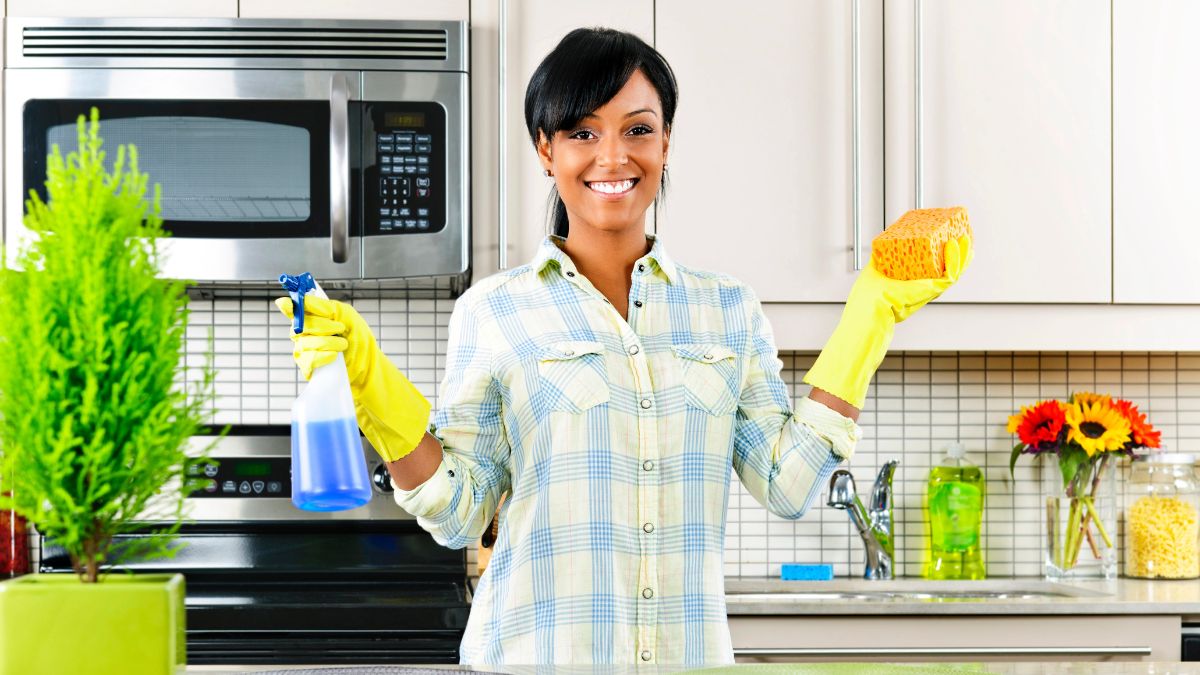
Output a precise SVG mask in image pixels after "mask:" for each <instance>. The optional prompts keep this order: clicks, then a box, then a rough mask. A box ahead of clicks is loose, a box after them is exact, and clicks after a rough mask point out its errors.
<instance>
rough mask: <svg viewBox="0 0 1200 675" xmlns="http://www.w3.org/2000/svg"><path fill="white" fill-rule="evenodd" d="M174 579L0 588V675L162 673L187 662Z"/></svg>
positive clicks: (61, 577)
mask: <svg viewBox="0 0 1200 675" xmlns="http://www.w3.org/2000/svg"><path fill="white" fill-rule="evenodd" d="M183 595H184V585H183V575H180V574H174V575H170V574H141V575H133V576H129V575H124V574H112V575H110V576H109V577H108V578H107V579H105V580H104V581H102V582H101V583H98V584H84V583H80V582H79V580H78V578H76V577H75V575H73V574H33V575H28V576H24V577H18V578H16V579H12V580H9V581H5V582H2V583H0V675H42V674H43V673H44V674H45V675H61V674H62V673H91V674H94V675H108V674H109V673H112V674H114V675H116V674H120V675H160V674H162V675H165V674H167V673H175V672H177V671H179V670H182V668H183V666H185V665H186V663H187V652H186V637H185V634H184V629H185V624H184V604H183Z"/></svg>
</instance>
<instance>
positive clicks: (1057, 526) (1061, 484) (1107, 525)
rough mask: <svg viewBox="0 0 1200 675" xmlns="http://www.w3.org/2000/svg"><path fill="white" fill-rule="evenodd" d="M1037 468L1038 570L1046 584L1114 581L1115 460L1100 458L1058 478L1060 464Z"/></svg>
mask: <svg viewBox="0 0 1200 675" xmlns="http://www.w3.org/2000/svg"><path fill="white" fill-rule="evenodd" d="M1048 459H1049V461H1046V462H1044V463H1043V464H1042V503H1043V504H1044V508H1045V514H1044V515H1043V517H1044V518H1045V528H1044V529H1045V533H1044V535H1043V536H1044V538H1043V543H1042V550H1043V553H1044V555H1043V570H1044V572H1045V575H1046V578H1047V579H1048V580H1051V581H1070V580H1076V579H1115V578H1116V576H1117V491H1116V484H1117V480H1116V476H1117V465H1116V464H1117V458H1116V457H1113V456H1112V455H1111V454H1109V453H1101V454H1098V455H1097V456H1096V457H1094V458H1092V459H1091V460H1090V461H1087V462H1082V463H1080V464H1079V466H1078V470H1077V471H1076V475H1075V476H1068V477H1067V479H1066V480H1064V478H1063V474H1062V471H1061V469H1060V468H1059V463H1058V462H1057V461H1056V460H1055V459H1054V458H1053V457H1050V458H1048Z"/></svg>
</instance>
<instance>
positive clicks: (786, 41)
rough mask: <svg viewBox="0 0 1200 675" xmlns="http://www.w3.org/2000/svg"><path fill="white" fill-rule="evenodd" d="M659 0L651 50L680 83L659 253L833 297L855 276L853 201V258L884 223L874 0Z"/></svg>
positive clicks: (777, 296)
mask: <svg viewBox="0 0 1200 675" xmlns="http://www.w3.org/2000/svg"><path fill="white" fill-rule="evenodd" d="M855 4H860V5H861V6H860V9H859V20H858V25H857V28H856V26H855V24H854V21H853V8H854V6H855ZM655 7H656V11H655V20H656V31H657V38H658V43H657V47H658V49H659V51H660V52H662V54H663V56H665V57H666V59H667V61H668V62H670V64H671V66H672V68H673V69H674V70H675V73H676V77H677V79H678V80H679V87H680V99H679V108H678V111H677V113H676V118H675V129H674V131H673V132H672V135H671V150H670V157H669V160H670V177H671V178H670V184H669V186H668V192H667V195H666V199H665V200H664V202H665V203H664V204H663V209H662V215H661V218H660V221H659V227H658V231H659V233H660V234H661V235H662V236H663V240H664V242H665V243H666V245H667V250H668V251H670V252H671V254H672V256H674V257H675V259H676V260H678V261H679V262H680V263H682V264H685V265H690V266H693V267H698V268H701V269H708V270H714V271H719V272H725V273H728V274H732V275H733V276H735V277H737V278H738V279H740V280H741V281H743V282H745V283H747V284H749V285H750V286H751V287H752V288H753V289H754V290H755V292H756V293H757V294H758V296H759V297H760V298H761V299H762V300H764V301H779V302H842V301H843V300H845V298H846V294H847V292H848V291H849V289H850V285H851V284H852V283H853V281H854V278H855V277H856V275H857V272H856V270H855V263H854V253H855V250H856V247H855V234H856V232H855V226H854V222H855V215H856V212H857V216H858V231H857V234H858V247H857V251H858V254H859V258H860V260H861V261H865V260H867V258H868V256H869V250H870V249H869V246H870V241H871V237H872V236H873V234H874V233H877V232H879V231H880V230H881V229H882V228H883V226H884V225H885V223H884V222H883V175H882V171H883V134H882V132H883V126H882V124H883V122H882V115H883V101H882V77H883V72H882V71H883V68H882V49H883V42H882V29H883V27H882V3H881V2H862V3H851V2H844V1H843V0H802V1H796V0H753V1H750V2H744V3H741V4H740V7H741V9H742V10H743V11H733V12H731V11H726V10H725V6H724V3H718V2H715V1H710V2H707V3H699V6H698V3H696V2H695V1H694V0H658V1H657V2H656V4H655ZM751 10H752V11H751ZM856 30H857V34H858V36H857V47H858V58H859V61H858V63H859V67H858V73H857V77H855V73H854V70H853V53H852V47H853V46H854V43H855V40H854V34H855V32H856ZM855 91H857V93H858V97H859V115H858V120H857V127H858V139H859V142H858V145H857V151H858V159H859V162H858V165H857V170H856V167H855V162H854V158H855V150H856V146H855V139H854V131H855V126H856V121H855V115H854V107H853V101H854V93H855ZM856 173H857V180H858V185H859V193H858V199H857V202H856V199H855V192H854V185H855V178H856V175H855V174H856Z"/></svg>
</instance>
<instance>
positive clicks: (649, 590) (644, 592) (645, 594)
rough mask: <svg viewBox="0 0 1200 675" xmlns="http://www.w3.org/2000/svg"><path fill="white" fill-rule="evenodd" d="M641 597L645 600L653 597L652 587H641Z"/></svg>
mask: <svg viewBox="0 0 1200 675" xmlns="http://www.w3.org/2000/svg"><path fill="white" fill-rule="evenodd" d="M642 597H643V598H645V599H647V600H649V599H650V598H653V597H654V589H653V588H643V589H642Z"/></svg>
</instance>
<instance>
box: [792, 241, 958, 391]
mask: <svg viewBox="0 0 1200 675" xmlns="http://www.w3.org/2000/svg"><path fill="white" fill-rule="evenodd" d="M945 253H946V255H945V260H946V274H945V276H942V277H940V278H937V279H913V280H911V281H900V280H898V279H892V278H890V277H887V276H884V275H883V274H882V273H881V272H879V270H877V269H875V265H874V264H871V265H868V266H867V268H866V269H864V270H863V271H862V272H861V273H860V274H859V275H858V279H857V280H855V282H854V286H853V287H852V288H851V289H850V297H849V298H847V299H846V308H845V309H843V310H842V318H841V321H839V322H838V325H837V328H836V329H834V331H833V335H831V336H830V337H829V341H828V342H826V343H825V348H824V349H822V350H821V354H820V356H818V357H817V362H816V363H814V364H813V367H812V368H811V369H810V370H809V371H808V373H807V374H806V375H805V376H804V382H806V383H808V384H810V385H812V386H814V387H817V388H819V389H824V390H825V391H827V392H829V393H831V394H833V395H834V396H836V397H838V398H840V399H842V400H843V401H846V402H847V403H849V404H850V405H853V406H854V407H855V408H862V407H863V403H864V402H865V400H866V396H867V387H868V386H869V385H870V383H871V376H872V375H874V374H875V370H876V369H877V368H879V364H880V362H882V361H883V357H884V355H885V354H887V348H888V345H889V344H891V342H892V333H893V332H894V328H895V326H896V324H897V323H900V322H901V321H903V320H905V319H907V318H908V317H909V316H911V315H912V313H913V312H915V311H917V310H918V309H920V308H921V307H923V306H925V304H926V303H928V302H929V301H930V300H933V299H934V298H936V297H938V296H939V295H941V294H942V292H943V291H945V290H946V289H947V288H950V286H952V285H953V284H954V282H955V281H958V278H959V276H960V275H962V272H963V270H965V269H966V268H967V265H969V264H970V263H971V259H972V258H973V257H974V255H975V253H974V251H972V250H971V238H970V237H960V238H959V239H957V240H954V239H951V240H950V241H948V242H946V251H945Z"/></svg>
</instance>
